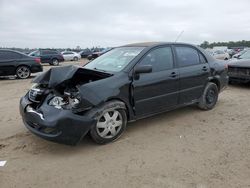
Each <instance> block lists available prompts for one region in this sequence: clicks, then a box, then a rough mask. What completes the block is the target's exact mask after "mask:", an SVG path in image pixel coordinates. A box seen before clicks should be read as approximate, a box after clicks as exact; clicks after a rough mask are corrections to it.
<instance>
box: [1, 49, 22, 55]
mask: <svg viewBox="0 0 250 188" xmlns="http://www.w3.org/2000/svg"><path fill="white" fill-rule="evenodd" d="M0 51H6V52H15V53H19V54H22V55H25V54H24V53H22V52H19V51H16V50H10V49H0Z"/></svg>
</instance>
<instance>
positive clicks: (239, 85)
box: [229, 82, 250, 89]
mask: <svg viewBox="0 0 250 188" xmlns="http://www.w3.org/2000/svg"><path fill="white" fill-rule="evenodd" d="M229 87H235V88H238V89H240V88H244V89H249V88H250V82H248V83H240V82H232V83H230V84H229Z"/></svg>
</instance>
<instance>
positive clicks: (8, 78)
mask: <svg viewBox="0 0 250 188" xmlns="http://www.w3.org/2000/svg"><path fill="white" fill-rule="evenodd" d="M36 76H37V74H34V75H31V76H30V77H29V78H26V79H18V78H17V77H16V76H0V81H5V80H30V79H33V78H35V77H36Z"/></svg>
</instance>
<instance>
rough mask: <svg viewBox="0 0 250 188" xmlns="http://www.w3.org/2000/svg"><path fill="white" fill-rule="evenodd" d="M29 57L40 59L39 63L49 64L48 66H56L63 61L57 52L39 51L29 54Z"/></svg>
mask: <svg viewBox="0 0 250 188" xmlns="http://www.w3.org/2000/svg"><path fill="white" fill-rule="evenodd" d="M29 56H34V57H40V58H41V63H49V64H50V65H54V66H57V65H59V62H62V61H64V58H63V56H62V54H61V53H60V52H58V51H57V50H50V49H40V50H36V51H34V52H31V53H30V54H29Z"/></svg>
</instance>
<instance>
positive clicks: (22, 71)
mask: <svg viewBox="0 0 250 188" xmlns="http://www.w3.org/2000/svg"><path fill="white" fill-rule="evenodd" d="M30 74H31V71H30V68H29V67H28V66H24V65H22V66H19V67H17V69H16V76H17V78H19V79H26V78H29V77H30Z"/></svg>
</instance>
